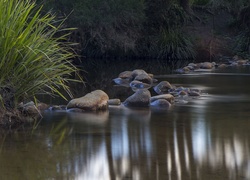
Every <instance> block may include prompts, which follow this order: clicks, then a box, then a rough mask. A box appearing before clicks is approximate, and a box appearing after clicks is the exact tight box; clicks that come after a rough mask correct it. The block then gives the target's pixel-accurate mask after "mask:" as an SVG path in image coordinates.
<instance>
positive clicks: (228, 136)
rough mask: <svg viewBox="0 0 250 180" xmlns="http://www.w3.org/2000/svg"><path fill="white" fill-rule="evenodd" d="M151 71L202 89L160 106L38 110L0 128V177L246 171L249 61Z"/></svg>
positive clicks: (116, 178) (249, 171)
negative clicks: (25, 121) (17, 124)
mask: <svg viewBox="0 0 250 180" xmlns="http://www.w3.org/2000/svg"><path fill="white" fill-rule="evenodd" d="M157 78H158V80H160V81H161V80H168V81H169V82H171V83H173V84H179V85H182V86H184V87H195V88H198V89H200V90H202V92H203V95H202V96H201V97H200V98H194V99H190V100H189V102H188V103H186V104H181V103H179V104H178V103H177V104H175V105H173V106H172V107H171V108H170V109H167V110H165V109H155V108H154V109H153V108H152V109H150V108H139V109H138V108H137V109H136V108H135V109H126V108H119V107H111V108H110V109H109V111H107V112H101V113H66V112H45V113H44V114H43V116H44V118H43V119H42V120H40V121H37V124H35V125H34V126H33V127H32V128H30V129H29V130H27V129H26V128H19V129H18V130H15V131H13V132H11V133H1V136H0V172H1V173H0V179H3V180H9V179H11V180H16V179H17V180H19V179H20V180H36V179H49V180H52V179H53V180H54V179H58V180H59V179H60V180H64V179H65V180H69V179H70V180H71V179H75V180H125V179H131V180H152V179H155V180H165V179H168V180H171V179H172V180H182V179H184V180H189V179H192V180H196V179H197V180H200V179H202V180H207V179H213V180H223V179H225V180H229V179H232V180H234V179H250V83H249V82H250V68H249V67H244V68H228V69H227V70H224V71H218V72H217V71H216V72H213V73H202V74H200V73H199V74H186V75H177V74H171V75H160V76H158V77H157Z"/></svg>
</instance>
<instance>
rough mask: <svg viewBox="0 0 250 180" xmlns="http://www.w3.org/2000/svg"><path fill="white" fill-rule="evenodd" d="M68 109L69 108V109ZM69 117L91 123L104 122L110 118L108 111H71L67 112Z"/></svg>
mask: <svg viewBox="0 0 250 180" xmlns="http://www.w3.org/2000/svg"><path fill="white" fill-rule="evenodd" d="M67 111H68V110H67ZM67 115H68V117H69V119H70V120H71V121H74V122H79V123H81V122H86V123H90V124H103V123H106V122H107V120H108V118H109V112H108V111H98V112H69V113H67Z"/></svg>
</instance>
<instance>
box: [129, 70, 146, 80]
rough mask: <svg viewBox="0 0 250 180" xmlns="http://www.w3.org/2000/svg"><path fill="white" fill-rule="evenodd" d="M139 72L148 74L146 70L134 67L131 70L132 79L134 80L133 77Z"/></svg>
mask: <svg viewBox="0 0 250 180" xmlns="http://www.w3.org/2000/svg"><path fill="white" fill-rule="evenodd" d="M140 74H146V75H148V73H146V71H144V70H142V69H135V70H133V71H132V74H131V75H132V79H133V80H134V78H135V77H136V76H138V75H140Z"/></svg>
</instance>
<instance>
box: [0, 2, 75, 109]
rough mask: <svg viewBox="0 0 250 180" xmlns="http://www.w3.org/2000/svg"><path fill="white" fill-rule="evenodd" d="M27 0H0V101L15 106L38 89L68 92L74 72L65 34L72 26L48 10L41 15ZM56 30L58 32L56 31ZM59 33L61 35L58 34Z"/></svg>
mask: <svg viewBox="0 0 250 180" xmlns="http://www.w3.org/2000/svg"><path fill="white" fill-rule="evenodd" d="M40 12H41V8H39V7H37V6H36V4H35V3H34V2H33V1H31V0H8V1H6V0H0V27H1V28H0V48H1V49H0V72H1V76H0V93H1V98H0V99H1V102H2V103H1V105H2V106H4V107H6V106H7V107H11V108H13V107H16V105H17V104H18V103H19V102H20V101H23V100H24V99H26V98H29V97H33V96H35V95H37V94H39V93H45V94H50V95H53V94H58V95H60V96H62V97H63V98H66V97H65V96H63V94H61V89H63V90H65V91H66V92H67V93H68V94H69V95H71V93H70V90H69V87H68V82H70V81H75V80H74V79H72V78H70V75H71V74H72V73H76V72H77V68H76V67H74V66H73V65H72V64H71V62H70V59H71V58H73V57H74V56H75V54H74V53H73V51H72V49H71V48H70V46H69V43H66V41H65V40H66V38H67V36H68V34H69V32H70V31H71V30H72V29H62V22H58V21H56V20H55V16H54V15H51V14H45V15H41V13H40ZM59 34H60V35H59ZM61 34H63V35H61Z"/></svg>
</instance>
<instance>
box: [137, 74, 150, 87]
mask: <svg viewBox="0 0 250 180" xmlns="http://www.w3.org/2000/svg"><path fill="white" fill-rule="evenodd" d="M134 80H136V81H140V82H143V83H146V84H149V85H151V84H152V83H153V79H152V78H151V77H150V76H149V75H148V74H139V75H138V76H136V77H135V79H134Z"/></svg>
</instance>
